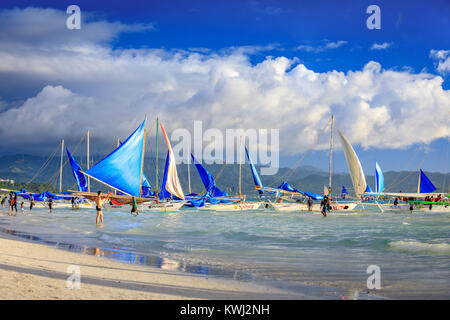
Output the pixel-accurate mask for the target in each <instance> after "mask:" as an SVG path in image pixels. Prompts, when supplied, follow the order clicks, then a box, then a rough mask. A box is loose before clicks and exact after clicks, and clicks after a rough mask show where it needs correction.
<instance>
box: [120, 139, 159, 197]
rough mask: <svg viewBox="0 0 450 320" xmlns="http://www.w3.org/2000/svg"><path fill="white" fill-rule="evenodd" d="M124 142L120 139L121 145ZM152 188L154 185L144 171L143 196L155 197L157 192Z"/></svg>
mask: <svg viewBox="0 0 450 320" xmlns="http://www.w3.org/2000/svg"><path fill="white" fill-rule="evenodd" d="M122 144H123V142H122V141H120V140H119V145H122ZM151 189H152V185H151V184H150V182H149V181H148V179H147V177H146V176H145V174H144V173H142V197H143V198H148V197H153V196H154V195H155V193H154V192H152V191H151ZM119 193H120V192H119ZM119 193H118V194H119Z"/></svg>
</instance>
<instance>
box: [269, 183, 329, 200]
mask: <svg viewBox="0 0 450 320" xmlns="http://www.w3.org/2000/svg"><path fill="white" fill-rule="evenodd" d="M277 189H280V190H285V191H290V192H297V193H301V194H303V195H305V196H307V197H311V198H312V199H314V200H323V195H321V194H318V193H314V192H306V191H301V190H298V189H295V188H293V187H291V186H290V185H289V184H288V183H287V182H286V181H283V183H282V184H280V185H279V186H278V187H277ZM277 196H278V195H277Z"/></svg>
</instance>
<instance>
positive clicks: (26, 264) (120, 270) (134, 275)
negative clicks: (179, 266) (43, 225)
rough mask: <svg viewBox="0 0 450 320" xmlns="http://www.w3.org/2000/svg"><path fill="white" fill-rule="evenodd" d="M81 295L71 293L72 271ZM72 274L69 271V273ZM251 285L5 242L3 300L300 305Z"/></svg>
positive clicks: (1, 244) (0, 258) (0, 272)
mask: <svg viewBox="0 0 450 320" xmlns="http://www.w3.org/2000/svg"><path fill="white" fill-rule="evenodd" d="M71 265H74V266H78V267H79V270H80V272H81V283H80V289H76V288H73V289H69V288H68V287H67V279H68V277H69V276H70V275H71V273H70V272H69V273H68V272H67V270H68V268H69V267H70V266H71ZM69 270H70V269H69ZM298 298H302V297H301V295H300V296H299V294H298V293H296V294H294V293H289V292H284V291H281V290H278V289H275V288H270V287H266V286H261V285H255V284H251V283H245V282H239V281H234V280H222V279H213V278H206V277H203V276H196V275H190V274H184V273H180V272H173V271H168V270H161V269H158V268H152V267H148V266H140V265H132V264H126V263H121V262H116V261H112V260H110V259H106V258H102V257H96V256H92V255H87V254H81V253H74V252H68V251H64V250H60V249H56V248H52V247H49V246H45V245H41V244H35V243H29V242H24V241H18V240H11V239H0V299H87V300H90V299H121V300H123V299H132V300H134V299H165V300H172V299H298Z"/></svg>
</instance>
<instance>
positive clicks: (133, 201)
mask: <svg viewBox="0 0 450 320" xmlns="http://www.w3.org/2000/svg"><path fill="white" fill-rule="evenodd" d="M133 212H136V215H137V216H138V215H139V212H138V208H137V202H136V198H135V197H134V196H133V197H132V198H131V212H130V214H133Z"/></svg>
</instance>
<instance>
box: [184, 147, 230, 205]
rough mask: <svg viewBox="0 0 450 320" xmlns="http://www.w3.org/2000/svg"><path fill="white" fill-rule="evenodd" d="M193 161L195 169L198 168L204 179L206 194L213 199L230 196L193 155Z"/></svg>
mask: <svg viewBox="0 0 450 320" xmlns="http://www.w3.org/2000/svg"><path fill="white" fill-rule="evenodd" d="M191 157H192V160H193V161H194V164H195V167H196V168H197V171H198V174H199V175H200V178H201V179H202V182H203V185H204V186H205V189H206V192H207V193H208V194H210V195H211V196H213V197H226V196H228V194H227V193H226V192H224V191H222V190H220V189H219V188H217V186H216V182H215V181H214V177H213V176H212V175H211V174H210V173H209V172H208V171H207V170H206V169H205V168H204V167H203V166H202V164H201V163H200V162H198V161H197V160H196V159H195V158H194V155H193V154H191Z"/></svg>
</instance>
